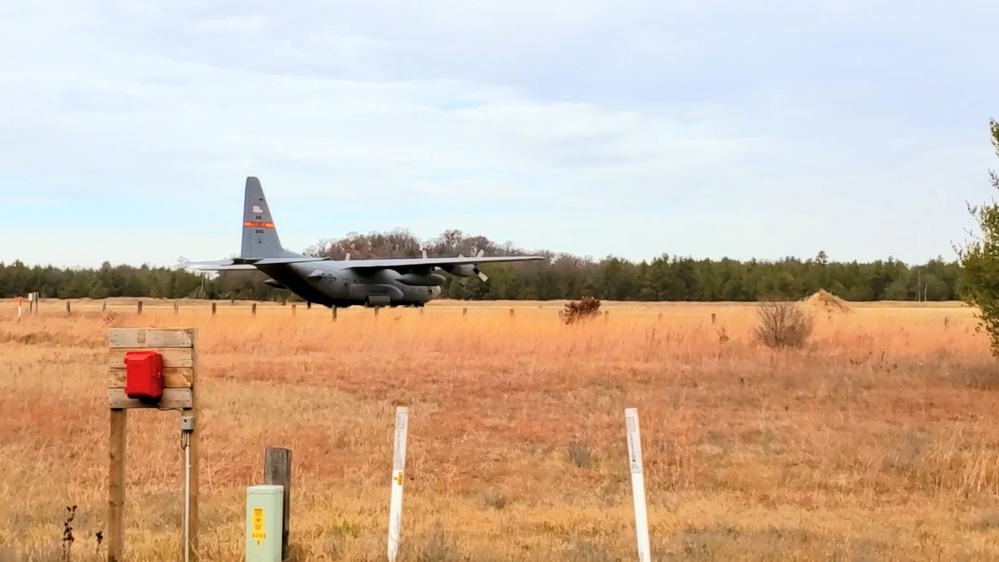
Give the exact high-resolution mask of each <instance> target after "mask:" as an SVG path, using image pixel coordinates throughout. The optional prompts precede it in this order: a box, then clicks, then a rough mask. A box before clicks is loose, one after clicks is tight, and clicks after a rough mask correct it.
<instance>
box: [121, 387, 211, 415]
mask: <svg viewBox="0 0 999 562" xmlns="http://www.w3.org/2000/svg"><path fill="white" fill-rule="evenodd" d="M108 407H109V408H111V409H120V410H129V409H135V408H159V409H164V410H186V409H190V408H193V407H194V394H193V393H192V392H191V389H190V388H164V389H163V397H162V398H160V400H159V402H158V403H157V404H147V403H145V402H141V401H139V400H137V399H134V398H129V397H128V395H127V394H125V389H124V388H109V389H108Z"/></svg>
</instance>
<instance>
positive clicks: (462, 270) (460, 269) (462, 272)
mask: <svg viewBox="0 0 999 562" xmlns="http://www.w3.org/2000/svg"><path fill="white" fill-rule="evenodd" d="M448 273H450V274H451V275H454V276H455V277H471V276H473V275H478V276H479V279H482V280H483V281H485V280H487V279H489V278H488V277H486V274H485V273H482V272H481V271H479V268H478V266H476V265H474V264H470V263H469V264H462V265H456V266H454V267H452V268H451V269H450V270H449V271H448Z"/></svg>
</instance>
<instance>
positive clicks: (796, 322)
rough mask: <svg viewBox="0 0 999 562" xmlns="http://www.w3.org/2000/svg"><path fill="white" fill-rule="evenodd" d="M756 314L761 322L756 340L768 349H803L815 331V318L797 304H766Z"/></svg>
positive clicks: (784, 302) (782, 302)
mask: <svg viewBox="0 0 999 562" xmlns="http://www.w3.org/2000/svg"><path fill="white" fill-rule="evenodd" d="M756 314H757V316H758V317H759V322H760V323H759V325H758V326H757V327H756V330H755V334H756V339H757V340H759V341H760V342H762V343H763V344H764V345H766V346H767V347H773V348H784V347H789V348H800V347H803V346H804V345H805V344H806V343H808V338H809V337H811V335H812V332H813V331H814V329H815V320H814V318H812V316H811V315H810V314H808V313H807V312H805V310H804V309H803V308H802V307H801V305H799V304H798V303H795V302H786V301H769V302H765V303H763V304H761V305H760V307H759V308H758V309H757V310H756Z"/></svg>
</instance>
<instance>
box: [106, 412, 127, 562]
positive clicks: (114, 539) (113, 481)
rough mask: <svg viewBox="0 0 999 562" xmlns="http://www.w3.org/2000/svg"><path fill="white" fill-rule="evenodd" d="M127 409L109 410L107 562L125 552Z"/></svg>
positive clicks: (122, 556)
mask: <svg viewBox="0 0 999 562" xmlns="http://www.w3.org/2000/svg"><path fill="white" fill-rule="evenodd" d="M127 414H128V411H126V410H111V440H110V445H111V450H110V452H111V454H110V463H111V465H110V471H109V473H108V537H107V539H108V543H107V544H108V562H121V561H122V560H124V553H125V443H126V439H125V430H126V422H127V421H128V416H127Z"/></svg>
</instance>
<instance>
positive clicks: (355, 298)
mask: <svg viewBox="0 0 999 562" xmlns="http://www.w3.org/2000/svg"><path fill="white" fill-rule="evenodd" d="M342 263H347V264H349V263H350V261H347V262H337V261H323V262H305V263H290V264H275V265H259V266H257V269H258V270H260V271H261V272H263V273H264V274H266V275H267V276H268V277H270V278H271V279H273V282H270V281H265V283H267V284H268V285H270V286H272V287H276V288H286V289H288V290H290V291H291V292H293V293H295V294H296V295H298V296H299V297H301V298H303V299H305V300H306V301H309V302H313V303H316V304H321V305H325V306H329V307H333V306H335V307H338V308H345V307H349V306H351V305H366V306H423V305H424V304H425V303H426V302H428V301H431V300H433V299H435V298H437V297H439V296H440V294H441V284H443V283H444V282H445V281H446V280H445V278H444V277H443V276H442V275H440V274H434V273H432V272H430V271H428V272H427V274H426V275H424V276H420V277H424V279H423V280H422V281H423V282H424V283H428V284H417V285H407V284H406V283H403V282H400V281H399V278H400V277H403V278H407V277H404V276H403V274H400V273H398V272H396V271H394V270H391V269H376V270H372V271H357V270H352V269H346V268H343V267H341V264H342ZM317 270H318V271H321V272H322V274H321V276H319V277H312V278H310V277H308V276H309V275H311V274H314V273H315V272H316V271H317ZM407 275H408V276H409V277H412V278H414V281H420V280H421V279H419V278H418V276H417V275H415V274H412V273H410V274H407Z"/></svg>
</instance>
